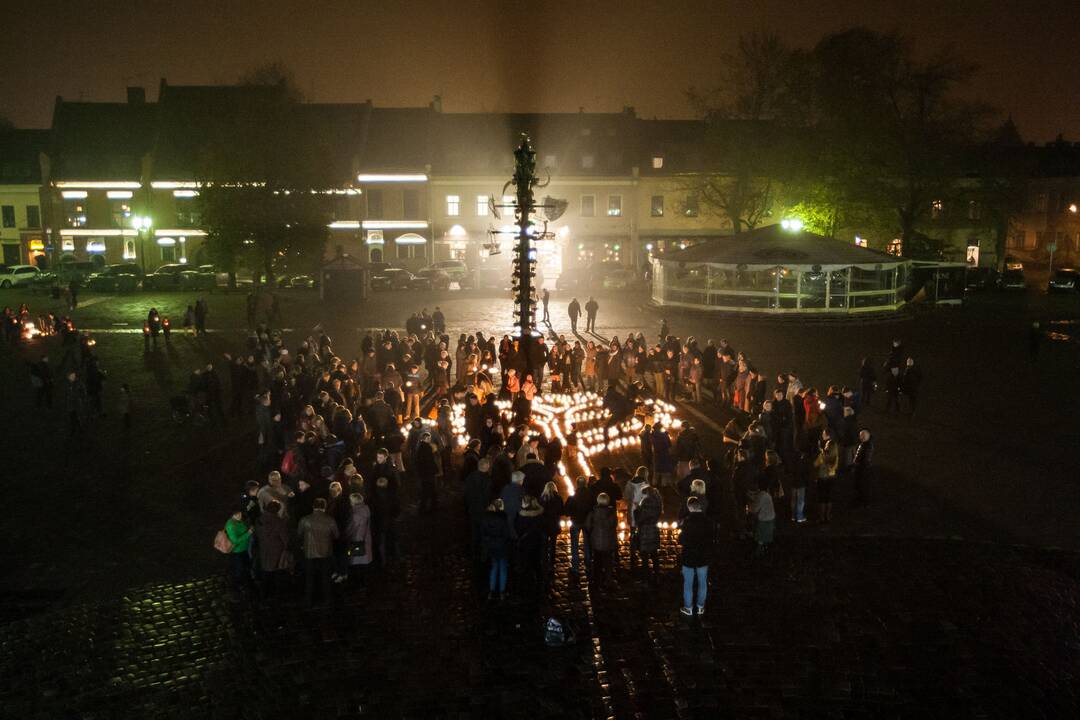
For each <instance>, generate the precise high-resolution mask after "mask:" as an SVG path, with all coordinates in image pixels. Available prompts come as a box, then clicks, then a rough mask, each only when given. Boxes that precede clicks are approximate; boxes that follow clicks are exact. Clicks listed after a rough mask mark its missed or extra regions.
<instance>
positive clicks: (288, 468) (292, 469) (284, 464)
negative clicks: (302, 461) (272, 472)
mask: <svg viewBox="0 0 1080 720" xmlns="http://www.w3.org/2000/svg"><path fill="white" fill-rule="evenodd" d="M296 454H297V453H296V449H295V448H290V449H289V451H288V452H286V453H285V457H284V458H282V460H281V473H282V475H294V474H296V469H297V468H296V466H297V462H296Z"/></svg>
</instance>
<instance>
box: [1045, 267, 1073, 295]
mask: <svg viewBox="0 0 1080 720" xmlns="http://www.w3.org/2000/svg"><path fill="white" fill-rule="evenodd" d="M1046 290H1047V292H1052V293H1058V292H1076V291H1078V290H1080V273H1078V272H1077V271H1076V270H1075V269H1074V268H1058V269H1057V270H1055V271H1054V275H1053V277H1051V278H1050V284H1049V285H1047V288H1046Z"/></svg>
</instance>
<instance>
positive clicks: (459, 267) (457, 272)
mask: <svg viewBox="0 0 1080 720" xmlns="http://www.w3.org/2000/svg"><path fill="white" fill-rule="evenodd" d="M428 269H435V270H441V271H443V272H444V273H446V275H447V276H448V277H449V278H450V282H456V283H459V284H461V283H464V282H465V281H466V280H467V279H468V277H469V266H468V265H466V264H465V263H464V262H463V261H461V260H440V261H439V262H437V263H432V264H431V265H430V266H429V267H427V268H424V270H428ZM420 272H423V270H421V271H420Z"/></svg>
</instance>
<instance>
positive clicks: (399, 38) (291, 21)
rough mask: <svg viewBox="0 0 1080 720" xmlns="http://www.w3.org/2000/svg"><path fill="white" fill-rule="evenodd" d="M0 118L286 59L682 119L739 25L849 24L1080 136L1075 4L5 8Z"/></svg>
mask: <svg viewBox="0 0 1080 720" xmlns="http://www.w3.org/2000/svg"><path fill="white" fill-rule="evenodd" d="M4 7H5V12H4V13H3V24H2V25H0V27H2V28H3V35H2V38H3V39H2V43H0V113H2V114H4V115H6V116H8V117H9V118H10V119H11V120H12V121H13V122H14V123H15V124H16V125H19V126H25V127H47V126H48V125H49V122H50V116H51V112H52V107H53V100H54V98H55V96H56V95H58V94H59V95H62V96H63V97H64V98H66V99H79V98H82V99H84V100H101V101H118V100H122V99H123V97H124V87H125V86H126V85H145V86H147V87H148V90H149V97H150V99H153V98H155V97H156V88H157V84H158V82H159V79H160V78H162V77H165V78H167V79H168V80H169V82H170V83H174V84H208V83H227V82H233V81H235V80H236V78H237V77H238V76H239V75H241V74H242V73H243V72H244V71H246V70H248V69H250V68H251V67H253V66H255V65H258V64H261V63H265V62H269V61H274V60H281V61H283V62H284V63H285V64H286V65H288V66H289V67H290V68H291V69H292V70H293V71H294V73H295V75H296V77H297V80H298V84H299V85H300V87H301V89H302V90H303V92H304V93H305V95H306V96H307V99H309V100H311V101H316V102H360V101H363V100H365V99H366V98H371V99H372V100H374V101H375V103H376V104H377V105H381V106H392V105H420V104H425V103H427V102H429V101H430V100H431V97H432V95H434V94H440V95H442V97H443V108H444V110H446V111H448V112H458V111H483V110H515V111H529V110H546V111H576V110H577V109H578V108H579V107H584V108H585V109H586V110H589V111H611V110H620V109H621V108H622V107H623V106H624V105H633V106H634V107H635V108H636V109H637V111H638V114H639V115H640V116H643V117H653V116H657V117H687V116H689V114H690V108H689V107H688V105H687V103H686V100H685V91H686V89H687V88H688V87H689V86H691V85H696V86H698V87H708V86H710V85H712V84H713V82H714V80H715V77H716V73H715V68H716V64H717V58H718V57H719V56H720V55H721V54H722V53H723V52H725V51H726V49H727V48H730V47H731V45H732V44H733V42H734V41H735V40H736V39H737V37H738V36H739V35H740V34H741V33H746V32H751V31H754V30H769V31H773V32H776V33H777V34H779V35H780V36H781V37H782V38H783V39H784V40H785V41H787V42H790V43H792V44H797V45H806V46H809V45H812V44H813V43H814V42H816V41H817V40H818V39H819V38H820V37H821V35H822V34H823V33H825V32H829V31H832V30H837V29H841V28H843V27H845V26H849V25H858V24H862V25H867V26H870V27H872V28H875V29H879V30H891V29H898V30H900V31H901V32H904V33H906V34H908V35H909V36H911V37H913V38H914V39H915V40H916V43H917V47H918V48H919V49H920V50H927V51H929V50H932V49H934V48H936V47H938V46H940V45H941V44H943V43H947V42H951V43H954V44H955V45H956V47H957V48H958V49H959V50H960V52H961V53H962V54H963V55H964V56H965V57H966V58H968V59H970V60H972V61H974V62H976V63H978V64H979V65H980V66H981V67H982V72H981V74H980V76H979V78H978V80H977V81H976V83H975V84H974V86H973V92H974V94H976V95H978V96H979V97H981V98H983V99H984V100H986V101H988V102H990V103H992V104H994V105H996V106H998V107H1000V108H1001V109H1002V110H1003V111H1004V112H1011V113H1012V115H1013V118H1014V120H1015V122H1016V123H1017V125H1018V126H1019V128H1020V131H1021V133H1022V134H1023V136H1024V138H1025V139H1029V140H1038V141H1044V140H1049V139H1052V138H1054V137H1055V136H1056V135H1057V134H1058V133H1063V134H1064V135H1065V136H1066V137H1067V138H1069V139H1073V140H1080V22H1077V13H1076V7H1077V6H1076V3H1075V0H1073V1H1069V0H1044V1H1043V2H1040V3H1037V4H1031V3H1005V2H1001V0H971V1H969V2H949V1H947V0H936V1H934V0H905V2H896V1H890V2H875V1H873V0H869V1H867V0H817V1H816V2H813V3H810V2H804V3H792V2H782V1H780V0H758V1H756V2H725V1H723V0H717V1H714V2H684V1H682V0H665V1H660V0H652V1H650V2H644V3H636V2H631V1H630V0H624V1H623V2H588V0H579V2H545V1H543V0H535V1H533V2H517V1H514V0H504V1H503V2H497V1H496V0H423V1H416V2H392V1H389V0H387V1H383V2H376V1H373V0H355V1H353V2H340V1H320V0H307V1H306V2H293V1H291V0H290V1H284V0H282V1H278V2H274V1H273V0H262V1H260V2H251V1H249V0H224V1H223V0H191V1H185V0H175V1H174V2H161V1H159V0H144V2H131V0H125V1H123V2H117V1H115V0H95V1H94V2H86V1H85V0H67V1H66V2H65V1H58V0H32V1H26V0H8V2H6V3H4Z"/></svg>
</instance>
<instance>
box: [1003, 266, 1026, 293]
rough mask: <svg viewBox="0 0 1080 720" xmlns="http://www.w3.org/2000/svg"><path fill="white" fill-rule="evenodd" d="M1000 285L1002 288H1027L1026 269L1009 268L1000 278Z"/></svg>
mask: <svg viewBox="0 0 1080 720" xmlns="http://www.w3.org/2000/svg"><path fill="white" fill-rule="evenodd" d="M998 287H999V288H1001V289H1002V290H1024V289H1026V288H1027V282H1026V281H1025V280H1024V271H1023V270H1017V269H1009V270H1006V271H1005V272H1003V273H1001V277H1000V278H999V279H998Z"/></svg>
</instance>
